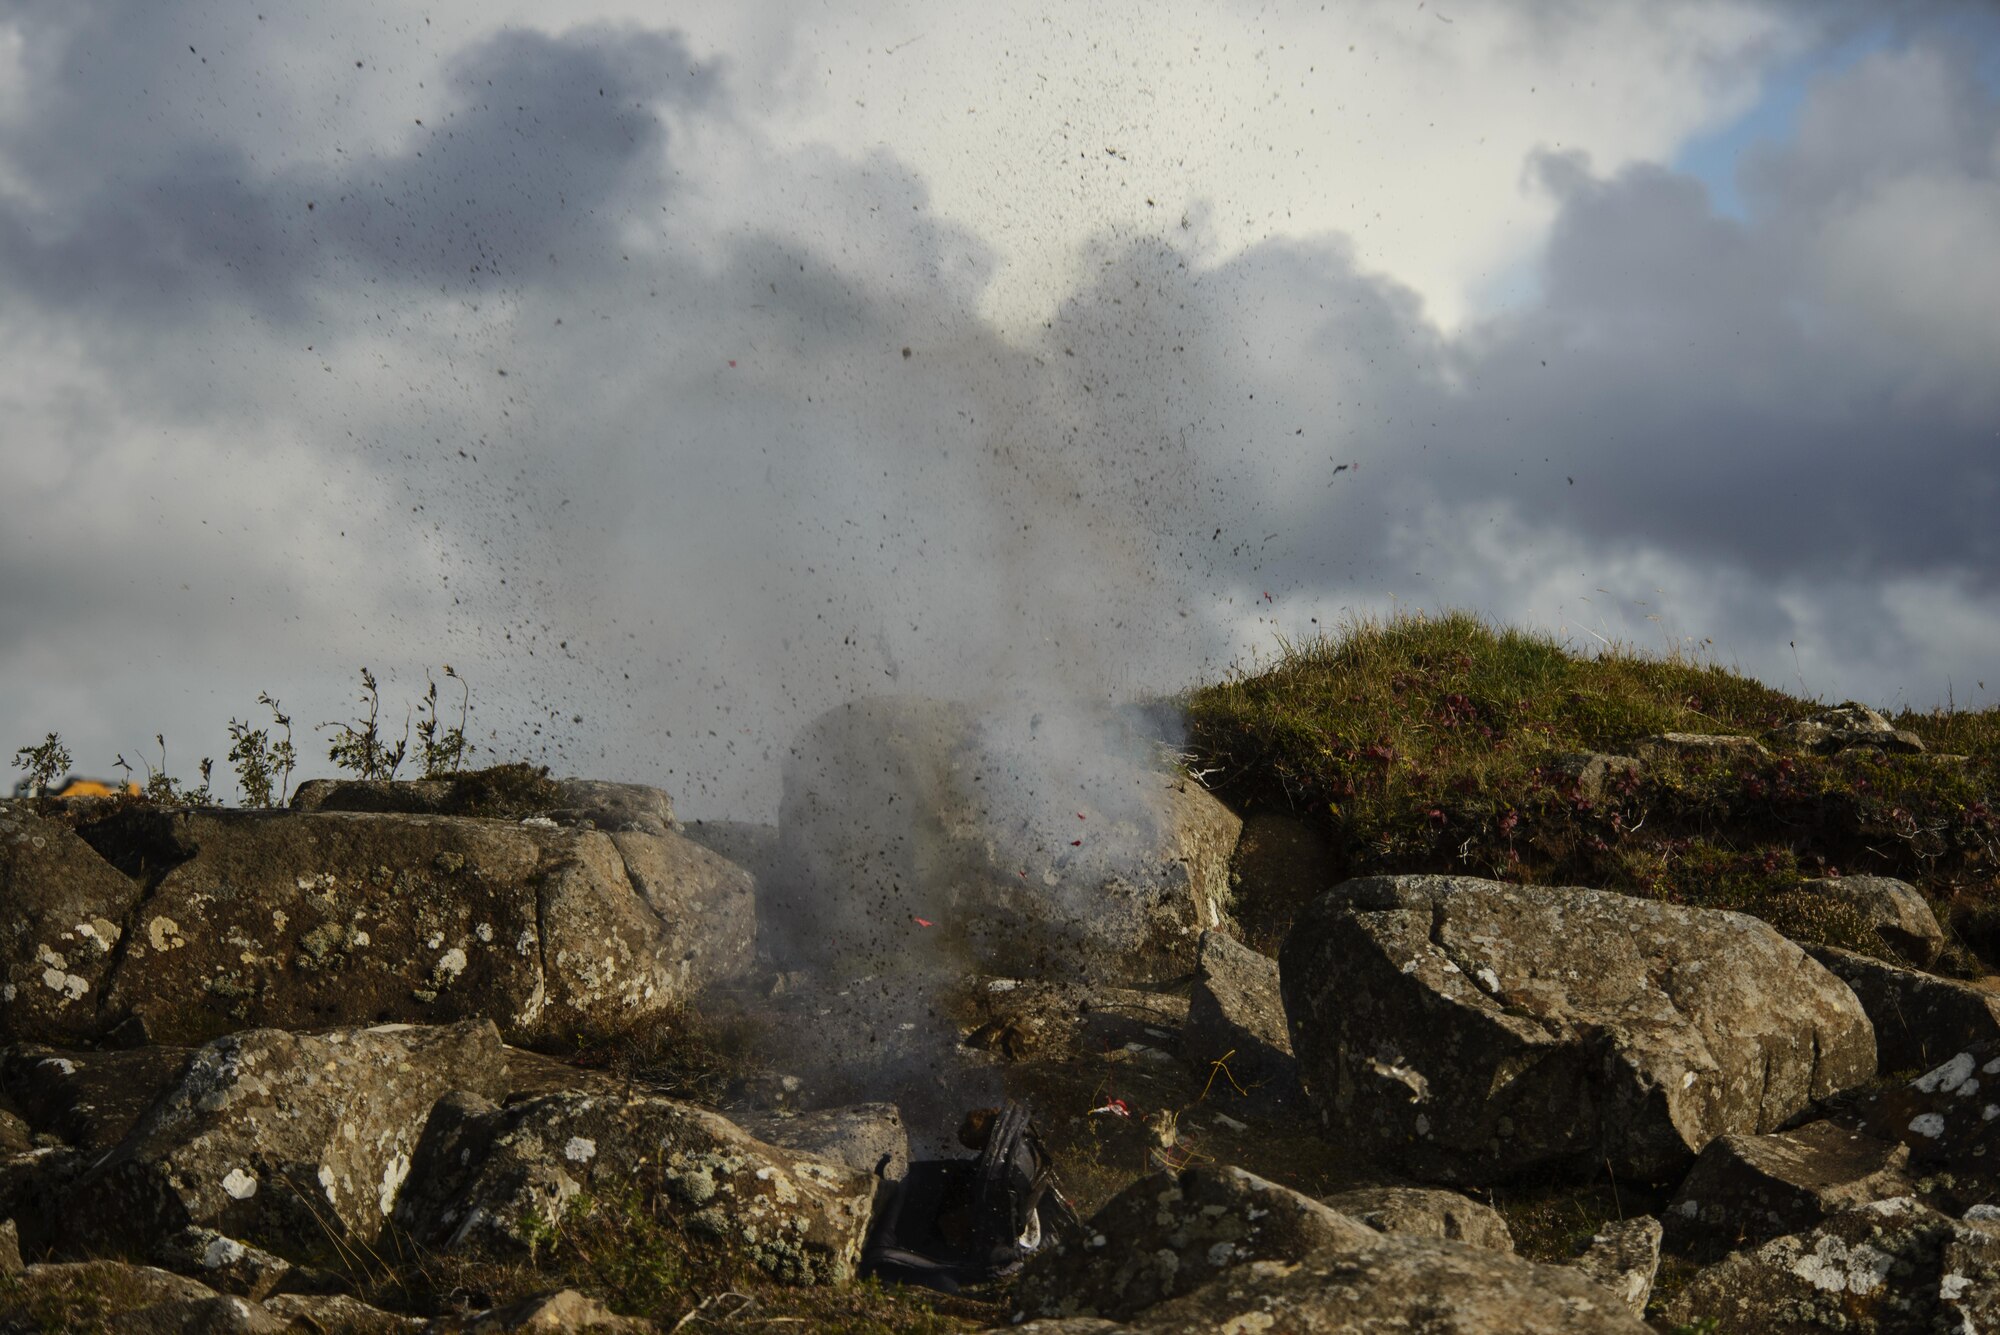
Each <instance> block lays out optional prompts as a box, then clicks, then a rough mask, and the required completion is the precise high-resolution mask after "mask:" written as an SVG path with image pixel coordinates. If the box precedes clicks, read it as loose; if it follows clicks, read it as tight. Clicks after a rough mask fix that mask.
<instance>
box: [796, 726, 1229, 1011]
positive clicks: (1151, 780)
mask: <svg viewBox="0 0 2000 1335" xmlns="http://www.w3.org/2000/svg"><path fill="white" fill-rule="evenodd" d="M779 828H780V832H781V839H782V843H783V847H782V859H781V860H782V862H783V864H784V865H785V866H786V867H788V868H790V869H792V875H791V876H790V877H788V878H786V879H785V880H783V881H782V882H780V883H778V884H774V885H771V886H766V887H763V893H762V894H761V896H760V903H759V914H760V927H761V929H762V932H763V938H764V944H765V946H766V948H767V949H768V950H769V951H770V952H771V953H772V954H773V955H774V956H775V957H777V958H778V959H779V960H780V961H781V962H783V963H785V964H787V965H832V964H838V965H840V966H841V967H843V968H847V967H850V966H851V967H853V970H854V971H855V972H870V971H876V970H878V969H880V968H909V967H915V964H914V963H913V959H912V954H913V952H917V951H921V952H925V953H926V954H927V955H928V956H929V957H930V958H933V959H934V960H936V961H937V962H938V963H940V964H942V963H944V962H945V961H947V960H949V961H951V962H950V964H949V966H948V967H949V968H950V970H951V971H953V972H958V973H963V972H965V971H966V969H967V967H968V966H969V967H971V968H973V969H977V970H980V971H985V972H993V973H1002V974H1016V975H1021V974H1026V975H1030V976H1032V975H1034V974H1037V973H1051V972H1053V973H1058V974H1060V973H1070V974H1080V975H1082V976H1084V977H1087V978H1091V979H1095V980H1099V981H1140V980H1152V979H1159V978H1167V977H1176V976H1180V975H1184V974H1186V973H1187V972H1188V971H1189V969H1190V968H1192V966H1193V964H1194V950H1195V939H1196V937H1198V936H1199V935H1200V933H1201V932H1202V931H1203V930H1204V929H1207V928H1211V927H1219V926H1222V925H1224V924H1225V923H1226V922H1228V921H1229V918H1228V912H1229V901H1230V896H1229V886H1228V866H1229V855H1230V852H1231V850H1232V849H1233V848H1234V846H1235V843H1236V837H1237V834H1238V832H1239V830H1240V829H1241V822H1240V821H1239V820H1238V819H1237V818H1236V817H1235V816H1234V815H1232V814H1231V813H1230V812H1229V811H1228V809H1227V808H1225V807H1224V806H1222V804H1221V803H1220V802H1218V801H1216V799H1215V798H1213V797H1211V796H1210V795H1209V794H1208V792H1207V791H1206V790H1204V789H1203V788H1202V787H1201V785H1200V784H1198V783H1195V782H1194V781H1192V780H1191V779H1188V778H1187V777H1186V776H1184V775H1182V774H1179V773H1177V772H1176V771H1174V770H1173V769H1171V768H1170V767H1169V766H1168V765H1167V764H1166V763H1165V762H1164V759H1163V758H1162V757H1161V756H1160V755H1159V754H1158V752H1157V748H1155V747H1153V746H1152V745H1151V744H1150V743H1149V742H1148V741H1146V740H1145V739H1144V738H1143V737H1142V736H1140V735H1138V734H1135V733H1133V732H1132V731H1131V729H1130V725H1129V723H1127V722H1122V721H1121V720H1120V718H1119V717H1117V716H1099V715H1090V716H1081V717H1067V718H1055V717H1051V718H1050V719H1048V720H1046V721H1045V720H1044V719H1043V718H1042V716H1041V715H1039V714H1034V715H1026V714H1022V715H1021V716H1017V715H1016V714H1015V713H1012V712H1008V711H978V710H974V709H973V708H971V707H968V706H964V705H957V704H948V703H944V702H939V701H933V700H921V699H875V700H861V701H856V702H854V703H852V704H849V705H845V706H842V707H840V708H838V709H835V710H832V711H830V712H829V713H827V714H824V715H822V716H821V717H820V718H819V719H817V720H816V721H815V722H814V723H813V724H812V725H811V726H810V727H809V728H807V729H806V731H805V733H804V734H803V735H802V736H801V737H800V738H799V739H798V741H797V742H796V743H795V744H794V746H793V747H792V749H791V754H790V756H789V757H788V759H787V760H786V763H785V771H784V794H783V801H782V804H781V807H780V814H779ZM917 919H922V920H923V921H924V922H927V923H930V924H932V926H931V927H929V928H919V927H917V926H915V925H913V924H914V923H915V920H917ZM920 931H921V932H922V935H921V936H919V935H917V933H918V932H920Z"/></svg>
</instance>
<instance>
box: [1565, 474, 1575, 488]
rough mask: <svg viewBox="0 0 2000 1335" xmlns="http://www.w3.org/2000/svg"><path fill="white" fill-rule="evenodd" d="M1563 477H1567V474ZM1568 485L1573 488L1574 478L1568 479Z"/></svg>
mask: <svg viewBox="0 0 2000 1335" xmlns="http://www.w3.org/2000/svg"><path fill="white" fill-rule="evenodd" d="M1564 476H1566V477H1567V476H1568V475H1567V474H1565V475H1564ZM1569 484H1570V485H1571V486H1572V487H1574V486H1575V485H1576V479H1575V478H1573V477H1572V478H1570V479H1569Z"/></svg>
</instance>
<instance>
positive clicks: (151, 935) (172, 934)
mask: <svg viewBox="0 0 2000 1335" xmlns="http://www.w3.org/2000/svg"><path fill="white" fill-rule="evenodd" d="M146 940H148V941H150V942H151V943H152V945H153V949H155V950H179V949H180V948H181V947H182V946H185V945H186V944H187V938H186V937H184V936H182V935H181V925H180V924H179V923H177V922H175V921H174V920H173V919H172V918H168V917H164V916H162V917H156V918H154V919H153V920H152V921H151V922H149V923H147V924H146Z"/></svg>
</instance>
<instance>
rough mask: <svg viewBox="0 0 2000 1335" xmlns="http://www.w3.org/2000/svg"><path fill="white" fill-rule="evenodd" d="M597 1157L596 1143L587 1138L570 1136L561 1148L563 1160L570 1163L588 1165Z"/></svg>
mask: <svg viewBox="0 0 2000 1335" xmlns="http://www.w3.org/2000/svg"><path fill="white" fill-rule="evenodd" d="M596 1157H597V1142H596V1141H594V1140H592V1139H590V1137H588V1136H571V1137H570V1138H569V1142H568V1143H567V1144H565V1145H564V1146H563V1158H565V1159H568V1160H569V1161H570V1162H571V1163H589V1162H590V1161H591V1160H592V1159H595V1158H596Z"/></svg>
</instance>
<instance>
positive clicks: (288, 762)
mask: <svg viewBox="0 0 2000 1335" xmlns="http://www.w3.org/2000/svg"><path fill="white" fill-rule="evenodd" d="M257 703H258V704H260V705H263V706H265V707H266V708H268V709H269V710H270V711H271V723H272V727H276V728H283V729H284V730H285V735H284V738H283V740H280V741H273V740H272V739H271V731H270V729H268V728H252V727H251V726H250V724H249V722H248V721H243V722H239V721H237V720H236V719H234V718H232V719H230V720H229V738H230V747H229V763H230V764H231V765H233V766H235V768H236V784H237V786H238V787H239V788H241V789H242V790H243V805H244V806H246V807H270V806H283V805H284V804H285V799H286V797H287V795H288V794H289V793H290V791H291V787H292V766H293V765H294V764H296V763H297V762H298V753H297V752H296V751H295V750H294V749H293V747H292V720H291V716H290V715H288V714H286V713H285V712H284V711H283V709H281V708H280V707H279V704H278V702H277V701H276V700H273V699H272V698H271V695H270V692H268V691H259V692H258V693H257ZM274 787H275V789H276V791H275V792H273V791H272V790H273V788H274Z"/></svg>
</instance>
